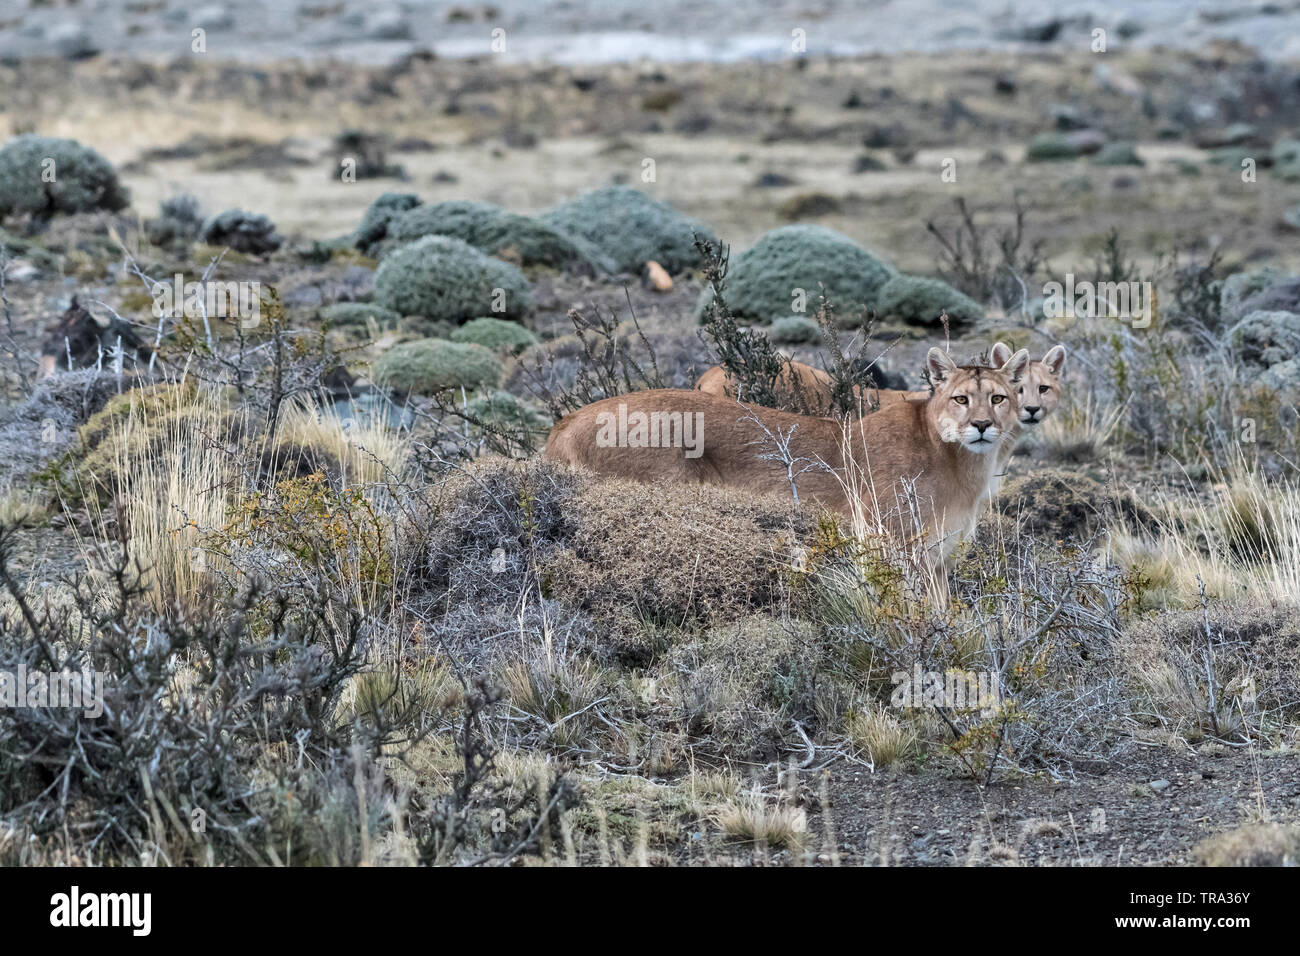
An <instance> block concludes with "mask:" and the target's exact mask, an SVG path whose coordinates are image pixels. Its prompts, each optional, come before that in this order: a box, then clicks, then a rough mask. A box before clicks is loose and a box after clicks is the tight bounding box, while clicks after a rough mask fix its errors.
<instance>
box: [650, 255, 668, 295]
mask: <svg viewBox="0 0 1300 956" xmlns="http://www.w3.org/2000/svg"><path fill="white" fill-rule="evenodd" d="M645 272H646V278H647V279H649V280H650V287H651V288H652V289H654V290H655V291H656V292H671V291H673V277H672V276H670V275H669V274H668V270H666V269H665V268H664V267H663V266H661V265H660V264H659V263H657V262H655V261H654V260H653V259H651V260H650V261H649V262H647V263H646V264H645Z"/></svg>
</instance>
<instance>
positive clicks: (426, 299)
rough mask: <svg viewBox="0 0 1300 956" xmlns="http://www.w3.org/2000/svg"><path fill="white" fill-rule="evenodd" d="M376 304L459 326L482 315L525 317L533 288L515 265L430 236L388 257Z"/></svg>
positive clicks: (455, 241)
mask: <svg viewBox="0 0 1300 956" xmlns="http://www.w3.org/2000/svg"><path fill="white" fill-rule="evenodd" d="M375 304H376V305H379V306H382V307H384V308H386V309H391V310H393V311H394V312H400V313H401V314H402V315H421V316H424V317H426V318H429V319H435V320H436V319H441V320H445V321H449V322H456V323H457V324H459V323H462V322H466V321H468V320H470V319H473V318H476V317H478V316H481V315H494V316H498V317H502V318H522V317H523V315H524V314H525V313H526V312H527V311H528V310H529V308H530V306H531V304H532V291H531V287H530V286H529V284H528V280H527V279H526V278H524V274H523V273H522V272H520V271H519V270H518V269H517V268H516V267H515V266H512V265H510V264H508V263H505V262H502V261H501V260H499V259H493V258H492V257H490V256H487V255H485V254H484V253H482V252H480V251H479V250H478V249H475V248H474V247H473V246H471V245H469V244H467V243H465V242H462V241H461V240H459V239H453V238H450V237H448V236H426V237H425V238H423V239H419V240H416V241H415V242H413V243H410V244H409V245H404V246H402V247H401V248H400V249H397V250H395V251H394V252H392V253H390V254H389V255H388V256H387V257H385V259H384V261H383V262H382V263H380V265H379V271H378V273H377V274H376V275H375Z"/></svg>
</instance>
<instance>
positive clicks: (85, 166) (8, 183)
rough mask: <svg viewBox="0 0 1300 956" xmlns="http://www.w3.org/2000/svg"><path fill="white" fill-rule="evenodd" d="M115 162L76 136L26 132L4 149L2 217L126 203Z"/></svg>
mask: <svg viewBox="0 0 1300 956" xmlns="http://www.w3.org/2000/svg"><path fill="white" fill-rule="evenodd" d="M127 202H128V194H127V191H126V189H125V188H124V187H123V186H122V184H121V183H120V182H119V181H118V178H117V171H116V170H114V169H113V165H112V163H110V162H109V161H108V160H106V159H105V158H104V157H103V156H101V155H99V153H97V152H95V151H94V150H93V149H91V148H90V147H89V146H82V145H81V144H80V143H78V142H77V141H76V140H73V139H56V138H55V137H52V136H37V135H35V134H30V133H29V134H27V135H24V136H15V137H14V138H13V139H11V140H9V142H7V143H5V144H4V146H3V147H0V218H3V217H5V216H12V215H21V214H24V213H30V214H31V215H33V216H36V217H37V218H41V219H47V218H49V217H50V216H53V215H56V214H60V213H73V212H90V211H92V210H96V209H107V210H109V211H110V212H116V211H117V210H119V209H123V208H125V207H126V205H127Z"/></svg>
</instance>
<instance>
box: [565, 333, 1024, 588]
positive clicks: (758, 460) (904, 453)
mask: <svg viewBox="0 0 1300 956" xmlns="http://www.w3.org/2000/svg"><path fill="white" fill-rule="evenodd" d="M1028 364H1029V353H1028V352H1026V351H1024V350H1021V351H1019V352H1017V353H1016V354H1015V355H1013V356H1012V357H1011V358H1010V359H1009V360H1008V361H1007V362H1006V363H1004V364H1003V365H1002V366H1001V367H1000V368H996V369H993V368H984V367H982V366H975V365H967V366H958V365H957V364H956V363H954V362H953V360H952V359H951V358H950V357H949V356H948V355H947V354H946V353H945V352H942V351H940V350H939V349H937V348H932V349H930V352H929V354H928V355H927V357H926V366H927V368H928V370H929V373H930V380H931V382H932V383H934V392H933V394H932V395H930V396H929V397H928V398H927V400H925V401H916V402H908V401H900V402H896V403H894V404H892V405H890V406H888V407H886V408H882V409H881V410H880V411H878V412H875V413H874V414H872V415H869V416H867V417H866V418H862V419H859V420H856V421H851V422H848V423H841V422H837V421H835V420H833V419H830V418H818V417H813V416H808V415H797V414H794V413H792V412H783V411H779V410H776V409H771V408H764V407H761V406H757V405H746V404H744V403H743V402H741V401H738V400H736V399H733V398H727V397H724V396H717V395H710V394H706V393H703V392H701V391H699V390H696V389H655V390H651V391H645V392H633V393H631V394H628V395H617V396H614V397H612V398H606V399H603V400H601V401H599V402H595V403H593V404H591V405H587V406H586V407H584V408H580V409H578V411H576V412H574V413H572V414H571V415H569V416H567V417H566V418H564V419H563V420H562V421H561V422H560V423H559V424H557V425H556V426H555V427H554V428H553V429H552V430H551V434H550V436H549V438H548V439H547V442H546V457H547V458H550V459H551V460H553V461H562V462H567V463H568V464H570V465H576V466H582V467H585V468H588V469H590V470H592V471H594V472H596V473H597V474H600V475H609V476H617V477H624V478H635V479H639V480H642V481H673V482H682V483H710V484H721V485H730V486H733V487H738V488H744V489H751V490H753V491H756V492H771V491H777V490H781V489H784V490H787V491H790V492H791V493H793V494H795V495H796V496H797V497H798V498H799V499H800V500H808V499H811V500H814V501H817V502H818V503H820V504H822V505H824V506H825V507H827V508H831V509H833V510H836V511H839V512H841V513H842V514H845V515H847V516H849V517H850V518H854V519H855V520H863V521H864V522H865V523H866V524H867V526H868V527H869V528H873V529H877V530H879V531H881V532H884V533H887V534H891V535H897V536H900V540H903V541H911V540H912V539H913V536H914V532H915V531H916V530H920V531H921V534H922V537H923V539H924V547H925V552H926V556H927V559H928V561H929V563H930V567H931V568H932V569H937V567H938V566H939V565H940V563H941V562H942V561H943V560H944V559H946V557H947V555H948V553H949V552H950V551H951V550H952V547H953V545H955V544H956V542H957V540H958V539H959V538H960V537H961V536H963V535H965V534H966V533H967V532H968V531H969V529H970V528H971V527H973V525H974V522H975V519H976V516H977V514H978V509H979V506H980V504H981V503H982V502H983V501H984V499H985V498H986V497H987V496H988V494H989V490H990V487H991V484H992V482H993V480H994V472H995V469H996V462H997V459H998V457H999V456H998V454H997V452H998V450H999V449H1000V448H1001V447H1002V444H1003V442H1005V441H1007V440H1008V436H1009V435H1010V434H1011V433H1012V431H1013V430H1014V429H1015V427H1016V422H1017V419H1018V416H1019V409H1018V406H1017V404H1016V392H1015V389H1016V386H1017V385H1018V384H1019V383H1020V379H1021V377H1022V376H1023V375H1024V373H1025V370H1026V367H1027V366H1028Z"/></svg>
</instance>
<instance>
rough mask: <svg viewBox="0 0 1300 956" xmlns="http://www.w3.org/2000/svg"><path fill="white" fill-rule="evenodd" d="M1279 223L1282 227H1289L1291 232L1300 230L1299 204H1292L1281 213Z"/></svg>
mask: <svg viewBox="0 0 1300 956" xmlns="http://www.w3.org/2000/svg"><path fill="white" fill-rule="evenodd" d="M1280 224H1281V226H1282V228H1283V229H1290V230H1291V231H1292V232H1300V205H1295V206H1292V207H1291V208H1290V209H1288V210H1286V212H1284V213H1282V218H1281V220H1280Z"/></svg>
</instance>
